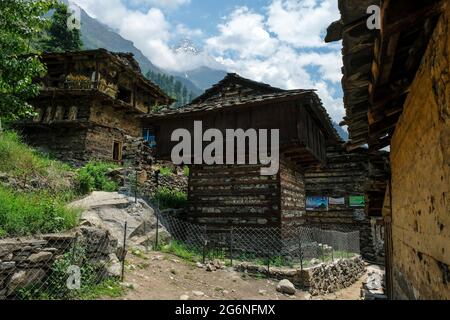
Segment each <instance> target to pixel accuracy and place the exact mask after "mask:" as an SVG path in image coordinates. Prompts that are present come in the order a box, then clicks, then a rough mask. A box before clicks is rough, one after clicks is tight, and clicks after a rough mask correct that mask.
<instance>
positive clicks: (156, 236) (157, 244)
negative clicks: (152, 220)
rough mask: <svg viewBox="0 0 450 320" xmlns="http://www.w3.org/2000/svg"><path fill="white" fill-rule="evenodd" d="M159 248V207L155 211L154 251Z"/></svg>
mask: <svg viewBox="0 0 450 320" xmlns="http://www.w3.org/2000/svg"><path fill="white" fill-rule="evenodd" d="M158 248H159V208H158V210H157V211H156V234H155V251H158Z"/></svg>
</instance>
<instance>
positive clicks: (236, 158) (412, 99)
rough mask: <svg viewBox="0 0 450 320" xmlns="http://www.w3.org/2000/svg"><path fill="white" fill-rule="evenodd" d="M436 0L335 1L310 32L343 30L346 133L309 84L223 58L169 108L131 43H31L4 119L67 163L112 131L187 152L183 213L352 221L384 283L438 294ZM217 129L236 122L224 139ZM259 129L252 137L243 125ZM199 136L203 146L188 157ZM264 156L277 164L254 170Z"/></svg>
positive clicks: (444, 250) (443, 158) (337, 226)
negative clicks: (271, 80) (20, 118)
mask: <svg viewBox="0 0 450 320" xmlns="http://www.w3.org/2000/svg"><path fill="white" fill-rule="evenodd" d="M447 2H448V1H418V2H414V3H412V2H411V1H404V0H401V1H382V3H383V5H382V6H381V7H380V10H381V17H382V20H381V21H380V23H381V30H378V29H377V28H374V29H373V28H372V29H369V28H367V25H366V24H367V21H366V20H367V19H365V18H367V17H368V12H367V8H368V7H370V6H371V5H373V1H369V0H363V1H357V0H353V1H352V0H340V1H339V8H340V10H341V14H342V18H341V20H340V21H337V22H335V23H333V24H332V25H331V26H330V28H329V30H328V35H327V39H326V40H327V41H328V42H331V41H339V40H342V41H343V47H344V49H343V60H344V68H343V73H344V77H343V89H344V93H345V98H344V105H345V108H346V111H347V114H346V117H345V119H344V121H343V123H342V125H346V126H348V128H349V133H350V140H349V141H343V140H342V138H341V137H340V136H339V135H338V133H337V132H336V130H335V128H334V127H333V124H332V121H331V119H330V117H329V115H328V114H327V111H326V109H325V108H324V107H323V105H322V103H321V100H320V98H319V96H318V95H317V93H316V92H315V90H312V89H297V90H283V89H280V88H274V87H272V86H269V85H267V84H264V83H259V82H256V81H252V80H249V79H245V78H243V77H241V76H239V75H237V74H231V73H230V74H228V75H227V76H226V77H225V78H224V79H223V80H221V81H220V82H219V83H217V84H216V85H214V86H213V87H212V88H210V89H209V90H207V91H206V92H205V93H204V94H202V95H201V96H199V97H197V98H196V99H195V100H194V101H192V103H190V104H188V105H187V106H185V107H183V108H179V109H172V108H170V107H169V106H170V105H171V104H172V102H173V100H172V98H170V97H169V96H168V95H167V94H165V93H164V92H162V91H161V89H159V88H158V87H157V86H156V85H155V84H153V83H152V82H151V81H149V80H147V79H146V78H145V77H144V76H143V75H142V73H141V72H140V69H139V66H138V64H137V62H136V61H135V60H134V58H133V57H132V55H130V54H122V53H111V52H108V51H106V50H103V49H100V50H93V51H82V52H76V53H73V52H69V53H62V54H45V55H44V56H43V62H44V63H45V64H46V65H47V67H48V75H47V76H46V77H45V78H44V79H41V81H42V85H43V87H42V90H41V94H40V95H39V97H38V98H37V99H36V100H35V101H33V103H34V105H35V107H36V116H35V117H34V118H33V119H29V120H27V121H24V122H21V123H18V124H17V126H18V128H20V129H21V131H22V132H23V134H24V136H25V137H26V139H27V141H28V142H29V143H30V144H32V145H34V146H36V147H39V148H40V149H43V150H45V151H47V152H50V153H52V154H54V155H56V156H57V157H58V158H60V159H62V160H64V161H68V162H71V163H74V164H76V165H81V164H83V163H86V162H87V161H89V160H92V159H100V160H107V161H116V162H118V163H120V162H121V161H122V153H123V151H122V149H123V145H124V143H125V142H126V139H130V138H131V139H134V138H135V139H138V138H142V137H144V138H145V139H146V140H147V142H148V144H149V146H150V145H151V146H152V148H153V152H154V155H155V156H156V158H157V159H160V160H168V161H173V160H174V154H175V155H176V157H175V158H176V159H177V160H176V161H175V162H176V163H177V164H189V167H190V172H189V178H188V179H189V182H188V203H189V204H188V208H187V209H186V214H185V216H184V219H186V220H187V221H189V222H193V223H198V224H200V225H208V226H210V227H212V228H220V229H226V228H230V227H239V226H245V227H255V228H280V230H283V228H287V227H292V226H307V227H318V228H321V229H327V230H337V231H359V232H360V237H361V239H360V242H361V253H362V256H363V257H364V258H365V259H367V260H369V261H383V260H380V259H383V256H384V253H385V252H386V261H385V262H386V268H387V290H388V293H389V296H390V297H391V298H408V299H431V298H442V299H445V298H446V299H448V298H450V288H449V286H450V274H449V269H450V247H449V245H450V231H449V230H450V216H449V212H450V207H449V206H450V199H449V186H450V181H449V176H450V175H449V170H450V163H449V161H450V154H449V150H450V145H449V142H450V130H449V128H450V111H449V105H450V104H449V97H450V85H449V81H448V77H449V74H448V72H449V69H450V65H449V63H450V56H449V53H450V50H449V47H448V46H449V43H450V39H449V31H450V30H449V29H450V6H448V3H447ZM161 107H165V108H161ZM199 124H201V130H198V129H199ZM229 130H234V131H233V132H234V133H236V132H237V131H236V130H241V131H238V132H240V133H242V134H241V135H236V134H234V135H228V139H227V138H226V137H227V133H228V134H229V133H230V132H229ZM264 130H266V131H265V132H266V134H265V136H264V134H263V135H262V138H261V136H260V137H259V138H260V139H258V143H255V141H254V139H252V136H253V135H252V134H251V133H254V135H256V133H258V132H259V133H261V132H263V131H264ZM208 131H209V134H207V135H206V138H205V136H204V135H203V133H204V132H208ZM269 132H270V133H274V132H275V133H276V139H272V140H271V136H270V134H269ZM174 133H175V134H174ZM246 133H247V134H246ZM220 137H222V141H221V142H222V143H220ZM224 137H225V138H224ZM236 138H238V139H237V140H236ZM181 140H183V142H184V146H183V145H181V144H180V141H181ZM252 141H253V142H252ZM261 141H265V142H264V143H261ZM214 142H216V144H214ZM225 142H226V143H225ZM230 142H231V143H230ZM211 144H212V145H213V147H211ZM186 146H187V147H186ZM387 146H390V147H391V149H390V153H389V152H387V151H383V149H384V148H385V147H387ZM274 148H275V149H274ZM174 150H175V151H174ZM205 150H206V151H208V154H209V157H207V158H208V159H209V160H211V159H213V160H214V161H206V162H205V161H203V160H205V159H203V155H204V153H203V152H205ZM270 150H271V151H270ZM182 151H185V152H182ZM196 151H199V152H200V153H199V152H196ZM180 154H182V155H181V156H180ZM196 154H197V156H196ZM198 154H200V155H202V156H201V157H199V156H198ZM230 154H231V155H232V158H230V156H229V155H230ZM261 154H263V155H264V156H263V157H261ZM256 155H259V156H256ZM225 156H226V157H225ZM231 160H233V161H231ZM274 163H276V169H277V170H273V171H271V172H269V173H270V174H262V172H263V171H262V170H263V169H267V166H270V167H272V165H274ZM272 169H273V168H272ZM266 173H267V172H266Z"/></svg>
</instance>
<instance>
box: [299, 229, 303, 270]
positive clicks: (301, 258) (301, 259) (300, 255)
mask: <svg viewBox="0 0 450 320" xmlns="http://www.w3.org/2000/svg"><path fill="white" fill-rule="evenodd" d="M298 238H299V240H298V251H299V252H298V254H299V257H300V268H301V270H302V271H303V247H302V240H301V239H300V236H299V237H298Z"/></svg>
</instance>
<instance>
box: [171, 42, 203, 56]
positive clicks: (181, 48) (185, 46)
mask: <svg viewBox="0 0 450 320" xmlns="http://www.w3.org/2000/svg"><path fill="white" fill-rule="evenodd" d="M173 51H174V52H175V53H176V54H181V53H187V54H192V55H198V54H200V50H199V49H198V48H197V47H196V46H195V44H194V43H193V42H192V41H191V40H190V39H187V38H185V39H183V40H181V41H180V43H179V44H178V45H177V46H175V47H174V48H173Z"/></svg>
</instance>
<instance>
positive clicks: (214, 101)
mask: <svg viewBox="0 0 450 320" xmlns="http://www.w3.org/2000/svg"><path fill="white" fill-rule="evenodd" d="M298 100H302V101H307V105H309V106H310V109H311V110H310V112H311V113H312V114H313V115H314V116H315V117H316V118H317V119H318V120H319V122H320V124H321V126H322V127H323V128H324V129H325V131H326V132H327V133H328V136H329V137H332V138H333V140H336V141H342V139H341V138H340V136H339V134H338V133H337V131H336V129H335V128H334V126H333V124H332V120H331V118H330V116H329V114H328V112H327V111H326V109H325V107H324V106H323V104H322V101H321V100H320V98H319V97H318V95H317V94H316V90H312V89H310V90H304V89H296V90H283V89H280V88H275V87H272V86H270V85H268V84H265V83H261V82H256V81H253V80H249V79H245V78H242V77H240V76H239V75H237V74H235V73H230V74H228V75H227V76H226V77H225V78H224V79H223V80H221V81H220V82H218V83H217V84H215V85H214V86H213V87H212V88H211V89H208V90H207V91H206V92H205V93H204V94H203V95H201V96H199V97H197V98H196V99H195V100H194V101H192V103H190V104H188V105H186V106H184V107H181V108H179V109H170V108H166V109H163V110H161V111H159V112H158V113H153V114H149V115H145V116H143V117H144V118H146V119H161V118H170V117H180V116H186V115H188V114H192V113H206V112H215V111H229V110H234V109H237V108H245V107H254V106H263V105H267V104H273V103H279V102H287V101H298ZM305 105H306V104H305Z"/></svg>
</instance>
